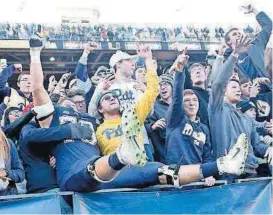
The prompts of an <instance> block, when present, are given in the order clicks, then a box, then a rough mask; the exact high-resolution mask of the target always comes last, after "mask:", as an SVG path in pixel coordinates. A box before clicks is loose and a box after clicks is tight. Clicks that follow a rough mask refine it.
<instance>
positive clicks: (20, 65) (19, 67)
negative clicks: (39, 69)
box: [14, 64, 23, 72]
mask: <svg viewBox="0 0 273 215" xmlns="http://www.w3.org/2000/svg"><path fill="white" fill-rule="evenodd" d="M14 67H15V69H16V71H18V72H22V70H23V67H22V64H14Z"/></svg>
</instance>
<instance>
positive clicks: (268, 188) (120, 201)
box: [0, 179, 272, 214]
mask: <svg viewBox="0 0 273 215" xmlns="http://www.w3.org/2000/svg"><path fill="white" fill-rule="evenodd" d="M190 187H191V188H190V189H189V187H187V189H186V190H185V189H176V188H173V187H171V188H168V187H156V188H155V187H153V188H146V189H141V190H136V189H135V190H134V189H129V190H127V192H124V189H123V192H122V191H121V190H122V189H121V190H118V191H114V192H109V191H108V192H106V191H100V192H95V193H86V194H83V193H72V192H66V193H45V194H37V195H35V194H30V195H17V196H7V197H0V214H61V207H60V195H69V196H71V195H72V194H73V210H74V213H75V214H183V213H184V214H231V213H232V214H272V203H271V200H272V183H271V180H269V179H267V180H260V181H250V182H243V183H238V184H231V185H223V186H216V187H212V188H205V189H200V187H201V186H199V187H198V186H190ZM196 187H198V188H197V189H196ZM188 189H189V190H188ZM125 190H126V189H125Z"/></svg>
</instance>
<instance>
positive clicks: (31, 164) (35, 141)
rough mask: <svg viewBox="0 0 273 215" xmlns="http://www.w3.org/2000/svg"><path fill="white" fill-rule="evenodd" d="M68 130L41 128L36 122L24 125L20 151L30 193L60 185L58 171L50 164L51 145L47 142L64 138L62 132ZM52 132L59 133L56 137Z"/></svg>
mask: <svg viewBox="0 0 273 215" xmlns="http://www.w3.org/2000/svg"><path fill="white" fill-rule="evenodd" d="M67 131H68V129H66V128H63V127H57V128H50V129H47V130H45V129H41V128H39V127H38V125H37V124H36V123H34V122H30V123H29V124H27V125H26V126H24V127H23V129H22V131H21V134H20V139H19V148H20V151H19V153H20V157H21V159H22V160H23V165H24V167H25V171H26V179H27V192H28V193H42V192H45V191H47V190H51V189H54V188H57V187H58V184H57V180H56V172H55V170H54V169H53V168H52V167H51V166H50V165H49V155H50V147H48V146H47V144H50V143H51V141H56V137H58V139H62V138H63V137H62V135H61V134H63V133H67ZM52 133H55V134H57V133H58V134H59V135H58V136H57V135H56V137H55V139H54V138H52V135H49V134H52ZM41 137H42V138H41Z"/></svg>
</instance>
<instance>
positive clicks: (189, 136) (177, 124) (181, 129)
mask: <svg viewBox="0 0 273 215" xmlns="http://www.w3.org/2000/svg"><path fill="white" fill-rule="evenodd" d="M184 83H185V73H184V71H183V72H176V73H175V82H174V91H173V102H172V104H171V105H170V107H169V111H168V117H167V133H166V134H167V139H166V153H167V154H166V159H165V163H166V164H183V165H188V164H200V163H207V162H211V161H213V160H212V154H211V143H210V135H209V130H208V128H207V126H206V125H204V124H202V123H200V122H199V120H196V121H192V120H190V119H188V117H187V116H185V113H184V111H183V92H182V91H183V89H184ZM187 130H188V131H187ZM189 130H191V131H189Z"/></svg>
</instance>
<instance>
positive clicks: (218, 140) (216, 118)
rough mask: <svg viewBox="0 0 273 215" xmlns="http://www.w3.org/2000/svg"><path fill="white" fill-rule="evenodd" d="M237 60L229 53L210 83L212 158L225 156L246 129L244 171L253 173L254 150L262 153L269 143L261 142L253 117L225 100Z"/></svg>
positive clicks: (260, 154) (255, 163)
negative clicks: (246, 147)
mask: <svg viewBox="0 0 273 215" xmlns="http://www.w3.org/2000/svg"><path fill="white" fill-rule="evenodd" d="M236 61H237V58H236V57H235V56H233V55H231V56H230V57H229V58H228V60H227V61H226V62H225V63H224V65H223V69H222V71H220V72H219V73H218V76H217V78H216V80H215V82H214V83H213V85H212V91H211V94H210V100H209V108H208V113H209V120H210V131H211V139H212V147H213V152H214V156H215V158H219V157H221V156H224V155H225V152H229V150H230V149H231V147H232V146H233V145H234V144H235V143H236V141H237V138H238V137H239V135H240V134H242V133H245V134H246V135H247V137H248V139H249V141H250V146H249V155H248V158H247V161H246V166H245V172H246V173H256V170H255V169H256V168H257V167H258V160H257V157H256V156H255V155H254V153H255V154H257V155H259V156H263V155H264V154H265V152H266V150H267V148H268V146H267V145H266V144H265V143H263V142H261V140H260V137H259V135H258V133H257V132H256V127H255V125H254V123H253V121H252V120H251V119H250V118H249V117H247V116H245V115H244V114H243V113H241V112H240V111H238V110H237V109H236V108H235V107H234V106H232V105H231V104H230V103H227V102H225V101H224V94H225V88H226V85H227V84H228V82H229V79H230V77H231V75H232V72H233V70H234V67H235V63H236Z"/></svg>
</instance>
